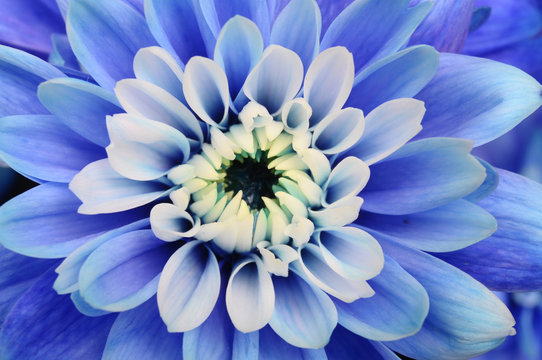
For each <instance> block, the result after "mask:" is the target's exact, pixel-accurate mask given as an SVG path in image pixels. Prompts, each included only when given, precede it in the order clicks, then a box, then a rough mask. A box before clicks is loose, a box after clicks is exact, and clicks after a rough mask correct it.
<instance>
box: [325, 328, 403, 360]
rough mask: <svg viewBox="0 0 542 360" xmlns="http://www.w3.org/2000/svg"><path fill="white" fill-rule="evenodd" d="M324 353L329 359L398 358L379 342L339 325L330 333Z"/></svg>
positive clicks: (380, 359) (378, 359) (376, 359)
mask: <svg viewBox="0 0 542 360" xmlns="http://www.w3.org/2000/svg"><path fill="white" fill-rule="evenodd" d="M326 354H327V358H328V359H329V360H345V359H371V360H399V357H398V356H397V355H395V354H394V353H393V352H392V351H391V350H389V349H388V348H387V347H385V346H384V345H382V344H381V343H378V342H373V341H369V340H366V339H364V338H362V337H361V336H358V335H356V334H354V333H352V332H350V331H348V330H346V329H345V328H343V327H342V326H340V325H339V326H337V327H336V328H335V330H334V331H333V335H331V340H330V341H329V344H328V345H327V346H326Z"/></svg>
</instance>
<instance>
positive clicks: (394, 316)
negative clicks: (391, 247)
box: [334, 256, 429, 341]
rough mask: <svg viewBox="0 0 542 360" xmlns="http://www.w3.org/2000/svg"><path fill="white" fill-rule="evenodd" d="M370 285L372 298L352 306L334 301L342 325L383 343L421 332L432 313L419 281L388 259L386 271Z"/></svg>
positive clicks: (370, 282)
mask: <svg viewBox="0 0 542 360" xmlns="http://www.w3.org/2000/svg"><path fill="white" fill-rule="evenodd" d="M368 283H369V285H370V286H371V287H372V288H373V289H374V291H375V295H373V296H372V297H370V298H366V299H359V300H357V301H354V302H353V303H350V304H347V303H344V302H342V301H340V300H334V303H335V306H336V307H337V311H338V313H339V324H341V325H342V326H344V327H345V328H347V329H348V330H350V331H352V332H354V333H356V334H358V335H360V336H363V337H365V338H367V339H372V340H379V341H388V340H396V339H401V338H404V337H406V336H409V335H412V334H415V333H416V332H417V331H418V330H420V328H421V326H422V324H423V321H424V320H425V317H426V316H427V311H428V309H429V298H428V297H427V293H426V292H425V290H424V288H423V286H422V285H420V283H419V282H418V281H416V279H415V278H413V277H412V276H411V275H409V274H408V273H407V272H406V271H405V270H403V268H401V266H399V265H398V264H397V263H396V262H395V261H394V260H393V259H391V258H390V257H387V256H386V260H385V263H384V269H382V272H381V273H380V275H378V276H376V277H375V278H373V279H371V280H369V281H368ZM397 284H401V286H397Z"/></svg>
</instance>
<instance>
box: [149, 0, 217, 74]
mask: <svg viewBox="0 0 542 360" xmlns="http://www.w3.org/2000/svg"><path fill="white" fill-rule="evenodd" d="M145 16H146V18H147V24H148V27H149V28H150V29H151V32H152V34H153V35H154V37H155V38H156V40H157V41H158V43H159V44H160V46H162V47H163V48H165V49H166V50H168V51H169V52H170V53H171V54H172V55H175V57H176V58H177V59H178V60H180V61H181V63H182V64H186V63H187V62H188V60H189V59H190V58H191V57H193V56H197V55H200V56H206V55H207V54H212V50H213V49H214V40H215V38H214V36H213V34H212V33H211V30H210V29H209V26H208V25H207V22H206V21H205V19H204V18H203V14H202V12H201V8H200V5H199V2H198V1H193V0H187V1H177V0H146V1H145ZM180 19H182V21H180Z"/></svg>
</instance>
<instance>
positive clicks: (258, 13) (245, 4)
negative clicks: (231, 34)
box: [200, 0, 273, 43]
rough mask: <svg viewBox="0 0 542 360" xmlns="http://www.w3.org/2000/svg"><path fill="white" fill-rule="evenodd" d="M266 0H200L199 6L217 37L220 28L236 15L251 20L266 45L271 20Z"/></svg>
mask: <svg viewBox="0 0 542 360" xmlns="http://www.w3.org/2000/svg"><path fill="white" fill-rule="evenodd" d="M268 3H269V1H267V0H253V1H246V0H230V1H223V0H200V5H201V8H202V11H203V14H204V17H205V20H206V21H207V23H208V24H209V27H210V28H211V30H212V32H213V33H214V34H215V36H217V37H218V33H219V32H220V28H223V26H224V24H226V23H227V22H228V21H229V20H230V19H231V18H233V17H235V16H236V15H240V16H243V17H245V18H248V19H250V20H252V21H253V22H254V23H256V25H257V26H258V28H259V29H260V30H259V31H260V32H261V33H262V35H263V39H264V40H265V42H266V43H267V42H268V40H269V32H270V25H271V24H272V22H273V19H271V18H270V14H269V9H268V6H267V5H268Z"/></svg>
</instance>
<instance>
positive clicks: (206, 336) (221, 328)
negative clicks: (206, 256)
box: [183, 255, 248, 360]
mask: <svg viewBox="0 0 542 360" xmlns="http://www.w3.org/2000/svg"><path fill="white" fill-rule="evenodd" d="M212 256H214V255H212ZM219 276H220V275H219ZM217 290H218V291H219V292H220V293H219V294H217V295H218V300H217V301H216V305H215V306H214V309H213V311H212V312H211V314H210V315H209V317H207V319H206V320H205V321H204V322H203V323H202V324H201V325H200V326H198V327H197V328H195V329H193V330H190V331H187V332H185V333H184V336H183V359H184V360H200V359H209V360H222V359H230V358H232V353H233V349H232V347H233V346H232V345H233V341H234V339H233V337H234V332H235V329H234V327H233V325H232V323H231V321H230V319H229V317H228V313H227V311H226V306H225V292H226V282H225V281H222V282H221V285H219V289H217ZM213 296H214V295H213ZM204 299H205V298H200V299H198V300H197V301H200V302H201V301H202V300H204ZM205 300H206V299H205ZM247 360H248V359H247Z"/></svg>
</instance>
